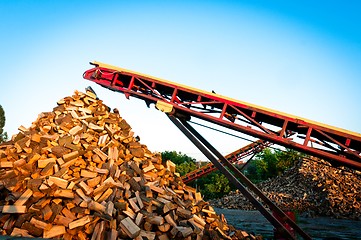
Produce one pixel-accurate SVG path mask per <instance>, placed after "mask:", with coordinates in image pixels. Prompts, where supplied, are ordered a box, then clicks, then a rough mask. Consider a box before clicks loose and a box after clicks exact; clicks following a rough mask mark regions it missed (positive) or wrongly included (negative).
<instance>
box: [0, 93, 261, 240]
mask: <svg viewBox="0 0 361 240" xmlns="http://www.w3.org/2000/svg"><path fill="white" fill-rule="evenodd" d="M19 131H20V132H19V133H18V134H16V135H14V136H13V137H12V140H11V141H9V142H6V143H3V144H2V145H0V235H11V236H23V237H42V238H62V239H92V240H93V239H160V240H166V239H243V238H244V237H246V236H248V237H251V238H255V237H254V236H252V235H250V234H247V233H246V232H244V231H240V230H235V229H234V228H233V227H232V226H230V225H228V224H227V222H226V220H225V218H224V216H223V215H217V214H216V213H215V211H214V209H213V208H212V207H211V206H210V205H209V203H207V202H205V201H204V200H203V199H202V196H201V195H200V193H199V192H197V191H196V190H195V189H194V188H192V187H189V186H186V185H184V184H183V182H182V180H181V178H180V177H179V174H177V173H176V172H175V164H174V163H172V162H171V161H169V160H168V161H166V162H164V161H162V159H161V155H160V154H159V153H152V152H151V151H149V150H148V149H147V147H146V146H145V145H144V144H141V143H140V142H139V138H138V137H137V136H134V133H133V132H132V131H131V127H130V126H129V124H128V123H127V122H126V121H125V120H124V119H123V118H122V117H121V116H120V115H119V112H118V111H117V110H116V109H114V110H113V111H110V109H109V108H108V107H107V106H106V105H104V104H103V102H102V101H101V100H99V99H98V98H97V96H96V95H95V94H94V92H93V91H90V90H88V91H86V93H81V92H75V93H74V95H73V96H71V97H65V98H63V99H61V100H60V101H58V105H57V106H56V107H55V108H54V109H53V111H52V112H44V113H41V114H39V116H38V119H37V120H36V121H35V122H33V123H32V125H31V126H30V127H29V128H25V127H23V126H21V127H20V128H19Z"/></svg>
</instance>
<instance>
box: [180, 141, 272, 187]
mask: <svg viewBox="0 0 361 240" xmlns="http://www.w3.org/2000/svg"><path fill="white" fill-rule="evenodd" d="M271 144H272V143H270V142H267V141H263V140H261V139H260V140H258V141H256V142H253V143H251V144H248V145H246V146H244V147H242V148H240V149H238V150H236V151H234V152H232V153H230V154H227V155H226V156H224V157H225V158H226V159H227V160H228V161H229V162H230V163H233V164H234V163H238V162H240V161H241V160H242V159H244V158H246V157H247V156H250V155H253V154H256V153H258V152H260V151H262V149H264V148H265V147H268V146H270V145H271ZM216 170H217V168H216V167H215V166H214V164H213V163H207V164H206V165H204V166H203V167H201V168H198V169H195V170H194V171H192V172H189V173H187V174H186V175H184V176H182V180H183V182H184V183H186V184H187V183H189V182H192V181H194V180H195V179H197V178H200V177H203V176H205V175H208V174H210V173H211V172H213V171H216Z"/></svg>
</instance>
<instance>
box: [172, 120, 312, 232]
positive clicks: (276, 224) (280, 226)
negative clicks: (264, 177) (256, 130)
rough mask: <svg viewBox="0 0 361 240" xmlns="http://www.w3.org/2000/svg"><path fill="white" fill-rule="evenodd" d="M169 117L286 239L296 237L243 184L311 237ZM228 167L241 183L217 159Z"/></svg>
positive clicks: (190, 130) (187, 127)
mask: <svg viewBox="0 0 361 240" xmlns="http://www.w3.org/2000/svg"><path fill="white" fill-rule="evenodd" d="M168 117H169V119H170V120H171V121H172V122H173V123H174V124H175V125H176V126H177V127H178V128H179V129H180V130H181V131H182V132H183V133H184V134H185V135H186V136H187V137H188V138H189V140H190V141H191V142H192V143H193V144H194V145H195V146H196V147H197V148H198V149H199V150H200V151H201V152H202V153H203V154H204V155H205V156H206V157H207V158H208V159H209V160H210V161H211V162H212V163H213V164H214V165H215V166H216V167H217V168H218V169H219V170H220V171H221V172H222V173H223V174H224V175H225V176H226V177H227V178H228V180H229V181H230V182H231V183H232V184H233V185H234V186H236V187H237V188H238V189H239V190H240V191H241V193H242V194H243V195H244V196H245V197H246V198H247V199H248V200H249V201H250V202H251V203H252V204H253V205H254V206H255V207H256V208H257V210H258V211H260V212H261V213H262V215H263V216H264V217H265V218H266V219H267V220H268V221H269V222H270V223H271V224H272V225H273V226H274V227H275V228H276V229H277V230H278V231H280V232H281V234H282V235H283V236H285V237H287V238H288V239H296V237H295V236H294V235H293V234H291V233H290V232H289V231H288V230H287V229H286V228H285V227H284V225H283V224H282V223H281V222H280V221H279V220H277V218H276V217H275V216H273V215H272V214H271V213H270V212H269V211H268V210H267V209H266V208H265V207H264V206H263V205H262V204H261V203H260V202H259V201H258V200H257V199H256V198H255V197H254V196H253V195H252V194H251V193H250V192H249V191H248V190H247V188H246V187H245V186H244V185H243V184H245V185H246V186H247V187H248V188H249V189H250V190H252V191H253V192H254V193H255V194H256V195H257V196H258V197H260V198H261V199H262V200H263V201H264V202H265V203H266V204H267V205H268V206H269V208H270V209H271V210H272V211H274V212H275V213H276V214H277V215H278V216H280V217H281V220H282V221H283V222H284V223H286V222H287V223H288V224H289V225H290V226H291V227H292V228H293V229H294V230H295V231H296V232H297V233H298V234H299V235H300V236H302V237H303V238H304V239H311V237H310V236H309V235H308V234H307V233H305V232H304V231H303V230H302V229H301V228H300V227H299V226H298V225H297V224H296V223H295V222H293V221H292V220H291V219H290V218H289V217H288V216H287V215H286V214H285V213H284V212H283V211H282V210H281V209H279V208H278V207H277V206H276V205H275V204H274V203H273V202H272V201H271V200H269V199H268V198H267V197H266V196H265V195H264V194H263V193H262V192H261V191H260V190H259V189H258V188H257V187H256V186H255V185H254V184H253V183H252V182H251V181H250V180H249V179H248V178H247V177H245V176H244V175H243V174H242V173H241V172H240V171H239V170H238V169H237V168H236V167H235V166H234V165H233V164H232V163H230V162H229V161H228V160H227V159H226V158H225V157H224V156H223V155H222V154H221V153H219V152H218V151H217V150H216V149H215V148H214V147H213V146H212V145H211V144H210V143H209V142H208V141H207V140H206V139H204V138H203V137H202V136H201V135H200V134H199V133H198V132H197V131H196V130H195V129H194V128H193V127H192V126H191V125H190V124H189V123H187V122H186V121H183V120H181V119H178V118H176V117H175V116H173V115H168ZM215 156H216V157H217V158H218V159H220V160H221V162H222V163H223V164H224V165H225V166H226V167H228V168H229V169H230V170H231V171H232V172H233V173H234V174H235V175H236V177H238V178H239V179H241V181H242V183H243V184H242V183H241V182H240V181H239V180H238V179H237V178H236V177H235V176H234V175H233V174H232V173H231V172H230V171H229V170H228V169H227V168H225V166H223V165H222V163H220V162H219V161H218V159H217V158H216V157H215Z"/></svg>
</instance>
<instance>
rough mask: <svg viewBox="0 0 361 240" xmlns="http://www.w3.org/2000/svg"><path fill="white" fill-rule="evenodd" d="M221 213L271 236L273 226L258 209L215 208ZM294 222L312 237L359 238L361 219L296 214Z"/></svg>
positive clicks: (252, 230)
mask: <svg viewBox="0 0 361 240" xmlns="http://www.w3.org/2000/svg"><path fill="white" fill-rule="evenodd" d="M215 210H216V212H217V213H218V214H221V213H223V214H224V216H225V217H226V219H227V221H228V223H229V224H231V225H233V226H234V227H235V228H237V229H242V230H245V231H247V232H249V233H254V234H256V235H262V236H263V237H264V238H265V239H272V238H273V226H272V224H271V223H269V222H268V221H267V219H265V218H264V217H263V215H262V214H261V213H260V212H258V211H246V210H237V209H220V208H215ZM296 223H297V224H298V225H299V226H300V227H301V229H302V230H303V231H305V232H306V233H308V234H309V235H310V236H311V237H312V238H313V239H325V240H326V239H328V240H331V239H333V240H336V239H361V221H353V220H345V219H334V218H327V217H315V218H308V217H302V216H298V217H297V220H296Z"/></svg>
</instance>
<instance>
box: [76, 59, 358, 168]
mask: <svg viewBox="0 0 361 240" xmlns="http://www.w3.org/2000/svg"><path fill="white" fill-rule="evenodd" d="M92 64H93V65H95V67H94V68H92V69H89V70H87V71H86V72H85V73H84V75H83V77H84V78H85V79H88V80H90V81H93V82H95V83H97V84H99V85H101V86H103V87H105V88H108V89H110V90H113V91H116V92H121V93H124V94H125V96H126V97H127V98H129V97H130V96H132V97H135V98H139V99H142V100H144V101H145V102H146V103H147V105H149V104H151V103H154V104H156V106H158V108H159V106H161V108H160V110H162V111H172V112H174V114H176V115H177V116H178V117H179V116H183V117H187V118H190V117H196V118H199V119H203V120H205V121H208V122H211V123H215V124H218V125H220V126H223V127H226V128H230V129H233V130H236V131H239V132H242V133H245V134H248V135H250V136H253V137H256V138H259V139H263V140H265V141H269V142H272V143H274V144H279V145H281V146H284V147H287V148H292V149H295V150H298V151H301V152H304V153H307V154H310V155H313V156H316V157H320V158H324V159H328V160H330V161H331V162H333V163H336V164H339V165H345V166H348V167H351V168H354V169H358V170H361V155H360V153H361V134H359V133H355V132H351V131H348V130H345V129H341V128H337V127H333V126H329V125H326V124H322V123H318V122H315V121H312V120H308V119H304V118H300V117H297V116H293V115H290V114H286V113H282V112H279V111H275V110H271V109H268V108H264V107H261V106H257V105H254V104H250V103H246V102H242V101H238V100H235V99H231V98H228V97H225V96H221V95H217V94H214V93H211V92H206V91H203V90H199V89H196V88H192V87H189V86H185V85H181V84H177V83H173V82H170V81H167V80H163V79H160V78H156V77H152V76H148V75H145V74H142V73H137V72H134V71H130V70H127V69H123V68H119V67H115V66H111V65H107V64H103V63H99V62H94V63H92ZM164 106H165V108H163V107H164ZM167 108H168V109H167ZM278 132H280V133H278ZM285 132H295V133H297V134H296V135H295V136H293V137H292V138H288V137H286V136H285V134H284V133H285Z"/></svg>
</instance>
